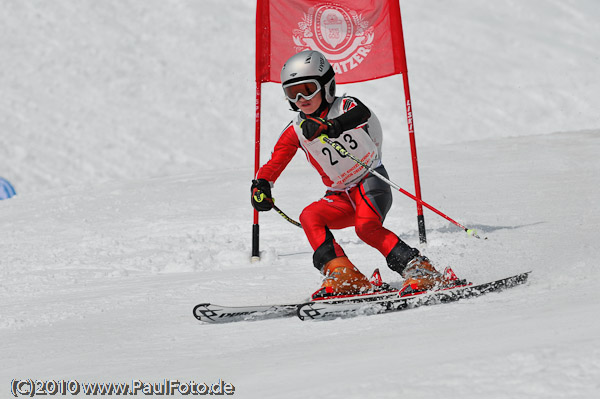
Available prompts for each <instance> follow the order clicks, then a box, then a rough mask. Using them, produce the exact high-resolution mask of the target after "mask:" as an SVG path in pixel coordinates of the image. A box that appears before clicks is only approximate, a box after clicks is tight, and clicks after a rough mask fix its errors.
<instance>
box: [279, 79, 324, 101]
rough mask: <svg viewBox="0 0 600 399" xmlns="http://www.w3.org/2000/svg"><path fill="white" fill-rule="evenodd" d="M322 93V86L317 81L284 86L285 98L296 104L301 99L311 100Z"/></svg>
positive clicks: (303, 81) (310, 80)
mask: <svg viewBox="0 0 600 399" xmlns="http://www.w3.org/2000/svg"><path fill="white" fill-rule="evenodd" d="M319 91H321V84H320V83H319V82H317V81H316V80H315V79H309V80H301V81H300V82H294V83H289V84H286V85H283V92H284V93H285V97H286V98H287V99H288V100H289V101H291V102H293V103H295V102H297V101H298V100H300V97H302V98H304V99H305V100H310V99H311V98H313V97H314V96H316V95H317V93H318V92H319Z"/></svg>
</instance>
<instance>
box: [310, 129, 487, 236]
mask: <svg viewBox="0 0 600 399" xmlns="http://www.w3.org/2000/svg"><path fill="white" fill-rule="evenodd" d="M319 140H321V143H323V144H329V145H330V146H332V147H333V148H334V149H335V150H336V151H337V152H338V153H339V154H340V155H341V156H343V157H348V158H350V159H351V160H353V161H354V162H356V163H357V164H359V165H360V166H362V167H363V168H365V169H366V170H368V171H369V172H370V173H371V174H373V175H375V176H377V177H378V178H380V179H381V180H383V181H384V182H385V183H387V184H388V185H389V186H390V187H392V188H395V189H396V190H398V191H400V192H401V193H402V194H404V195H406V196H408V197H409V198H412V199H413V200H414V201H417V202H418V203H420V204H421V205H423V206H424V207H426V208H428V209H429V210H431V211H433V212H435V213H437V214H438V215H440V216H441V217H443V218H444V219H446V220H448V221H449V222H451V223H453V224H455V225H456V226H458V227H460V228H461V229H463V230H464V231H466V232H467V234H468V235H471V236H473V237H475V238H481V237H479V235H477V230H474V229H469V228H467V227H465V226H463V225H462V224H460V223H458V222H457V221H456V220H454V219H452V218H451V217H449V216H447V215H445V214H443V213H442V212H440V211H438V210H437V209H435V208H434V207H433V206H431V205H429V204H428V203H427V202H425V201H423V200H421V199H419V198H417V197H415V196H414V195H412V194H411V193H409V192H408V191H406V190H404V189H403V188H402V187H400V186H399V185H397V184H396V183H394V182H392V181H390V180H389V179H388V178H386V177H385V176H383V175H382V174H381V173H379V172H377V171H376V170H375V169H373V168H371V167H370V166H369V165H367V164H366V163H364V162H363V161H361V160H360V159H358V158H356V157H355V156H354V155H352V154H351V153H349V152H348V151H347V150H346V149H345V148H344V147H343V146H342V145H341V144H339V143H337V142H335V141H333V140H331V139H330V138H329V137H328V136H327V135H325V134H322V135H321V136H319Z"/></svg>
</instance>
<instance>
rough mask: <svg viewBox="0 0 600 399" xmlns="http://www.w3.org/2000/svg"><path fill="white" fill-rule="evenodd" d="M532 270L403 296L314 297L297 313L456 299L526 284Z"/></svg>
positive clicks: (369, 310) (335, 313)
mask: <svg viewBox="0 0 600 399" xmlns="http://www.w3.org/2000/svg"><path fill="white" fill-rule="evenodd" d="M530 273H531V272H525V273H521V274H517V275H515V276H511V277H507V278H503V279H500V280H495V281H491V282H488V283H483V284H478V285H466V286H460V287H454V288H448V289H442V290H439V291H429V292H424V293H420V294H414V295H408V296H400V294H399V292H395V293H389V294H387V295H385V296H383V297H381V298H380V297H378V295H372V296H366V297H361V296H354V297H352V296H349V297H345V298H336V299H331V300H329V299H328V300H319V301H311V302H307V303H304V304H301V305H299V306H298V307H297V316H298V317H299V318H300V320H315V319H331V318H337V317H350V316H355V315H363V314H364V315H372V314H380V313H387V312H395V311H400V310H404V309H412V308H416V307H419V306H427V305H434V304H439V303H447V302H454V301H458V300H460V299H466V298H473V297H478V296H481V295H484V294H487V293H490V292H495V291H501V290H504V289H507V288H511V287H514V286H517V285H519V284H524V283H525V282H526V281H527V278H528V277H529V274H530ZM390 295H391V296H390Z"/></svg>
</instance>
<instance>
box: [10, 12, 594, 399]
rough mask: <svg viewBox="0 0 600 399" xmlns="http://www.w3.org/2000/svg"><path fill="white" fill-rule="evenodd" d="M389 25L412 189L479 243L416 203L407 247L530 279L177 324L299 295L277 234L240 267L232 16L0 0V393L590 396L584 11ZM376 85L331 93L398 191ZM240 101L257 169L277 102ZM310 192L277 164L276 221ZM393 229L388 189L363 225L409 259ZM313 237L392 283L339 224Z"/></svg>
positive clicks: (397, 166)
mask: <svg viewBox="0 0 600 399" xmlns="http://www.w3.org/2000/svg"><path fill="white" fill-rule="evenodd" d="M402 11H403V18H404V24H405V35H406V40H407V53H408V62H409V69H410V70H411V92H412V95H413V100H414V101H413V102H414V107H415V123H416V135H417V142H418V144H419V161H420V169H421V184H422V188H423V196H424V198H425V199H426V201H427V202H429V203H430V204H432V205H433V206H435V207H437V208H439V209H440V210H441V211H442V212H444V213H446V214H448V215H449V216H451V217H453V218H454V219H456V220H458V221H459V222H461V223H463V224H465V225H466V226H468V227H470V228H476V229H477V230H478V231H479V233H480V235H481V236H486V237H488V239H487V240H476V239H474V238H472V237H468V236H467V235H466V234H465V233H464V232H462V231H461V230H460V229H457V228H456V227H455V226H454V225H452V224H450V223H448V222H446V221H445V220H443V219H441V218H439V217H438V216H437V215H435V214H433V213H431V212H429V211H426V214H425V218H426V225H427V228H428V245H427V247H423V248H422V250H423V252H424V253H425V254H426V255H427V256H429V257H430V258H431V259H432V260H433V262H434V263H435V264H436V265H438V266H439V267H440V268H443V267H444V266H447V265H451V266H452V267H453V268H454V270H455V272H456V273H457V274H458V275H459V276H460V277H466V278H468V279H470V280H471V281H473V282H474V283H477V282H485V281H488V280H492V279H496V278H502V277H506V276H508V275H512V274H515V273H519V272H523V271H528V270H531V271H532V274H531V276H530V280H529V282H528V283H527V284H526V285H525V286H520V287H516V288H514V289H511V290H508V291H506V292H503V293H494V294H489V295H486V296H484V297H481V298H476V299H471V300H463V301H460V302H457V303H452V304H445V305H439V306H431V307H424V308H419V309H414V310H409V311H405V312H399V313H394V314H387V315H379V316H369V317H356V318H348V319H337V320H332V321H327V322H301V321H300V320H298V319H297V318H289V319H279V320H268V321H260V322H242V323H231V324H225V325H208V324H203V323H199V322H198V321H197V320H195V319H194V317H193V316H192V308H193V306H194V305H195V304H197V303H200V302H207V301H210V302H214V303H218V304H223V305H243V304H270V303H294V302H300V301H303V300H305V299H307V298H308V296H309V295H310V294H311V293H312V292H313V291H314V290H315V289H316V288H317V287H318V286H319V284H320V276H319V274H318V273H317V272H316V271H315V270H314V268H313V267H312V252H311V250H310V247H309V245H308V243H307V241H306V239H305V238H304V235H303V233H302V231H301V230H300V229H298V228H296V227H294V226H292V225H291V224H289V223H287V222H286V221H285V220H283V219H282V218H281V217H280V216H279V215H277V214H276V213H274V212H270V213H266V214H261V249H262V259H261V261H260V262H257V263H250V261H249V255H250V251H251V224H252V213H251V209H250V205H249V198H248V194H249V182H250V179H251V178H252V173H253V171H252V169H251V165H252V151H250V149H251V148H252V145H253V111H252V112H243V110H244V109H245V110H253V109H254V98H253V97H254V94H253V89H254V82H253V65H254V54H253V51H254V50H253V48H254V47H253V46H254V44H253V40H254V36H253V23H254V2H252V1H250V0H243V1H241V0H240V1H231V2H230V1H228V2H220V1H217V0H210V1H205V2H202V3H196V2H188V1H167V2H159V1H156V0H151V1H141V0H131V1H124V2H113V1H108V2H101V3H98V2H93V1H82V2H80V3H77V5H76V6H75V5H73V4H71V2H67V1H66V0H57V1H54V2H51V3H38V2H33V1H29V0H27V1H23V2H9V3H8V5H7V6H6V8H5V9H3V10H2V11H0V21H1V22H2V23H1V24H0V33H2V35H0V37H1V39H0V43H2V44H3V45H4V47H5V50H6V51H3V53H2V55H0V62H2V64H3V71H4V72H3V74H0V89H2V92H3V93H4V94H3V97H2V98H1V99H0V105H1V107H0V122H1V123H2V126H3V128H2V133H0V175H2V176H3V177H5V178H7V179H9V180H11V182H13V183H14V185H15V188H16V189H17V192H18V194H19V195H18V196H17V197H15V198H14V199H11V200H7V201H1V202H0V226H2V241H1V243H0V254H1V256H0V342H1V343H0V359H1V360H0V365H1V366H2V367H0V396H2V397H4V396H6V397H8V392H9V389H10V381H11V380H12V379H14V378H33V379H35V378H39V379H45V380H47V379H77V380H79V381H106V382H128V381H131V380H133V379H136V380H137V379H142V380H144V381H147V382H159V381H162V380H163V379H165V378H167V379H179V380H180V381H187V380H194V381H197V382H208V383H211V382H216V381H217V380H219V379H224V380H225V381H227V382H230V383H232V384H233V385H234V386H235V387H236V392H235V395H234V396H235V397H242V398H282V397H283V398H306V397H315V396H322V397H330V398H342V397H343V398H365V397H374V398H375V397H376V398H398V397H410V398H438V397H460V398H482V397H485V398H507V397H510V398H544V399H546V398H591V397H596V396H597V395H598V394H599V393H600V382H599V381H600V339H599V338H598V337H600V321H599V319H598V314H599V312H600V293H599V291H598V289H597V287H596V285H597V284H596V282H597V281H598V278H600V269H599V268H598V266H597V265H598V259H599V258H600V247H599V246H598V244H597V243H598V241H599V240H600V234H599V232H598V226H599V225H600V210H599V209H598V206H597V202H598V199H599V198H600V184H599V183H600V177H599V176H600V159H599V158H598V154H600V130H599V129H600V114H598V112H597V110H596V108H597V104H598V103H600V94H598V93H600V86H599V85H600V83H598V79H597V62H598V56H597V48H598V44H599V43H600V30H599V29H598V27H597V23H596V22H597V19H598V17H599V16H600V6H599V5H598V3H597V2H596V1H592V0H573V1H560V2H559V1H548V0H545V1H542V0H530V1H527V2H524V3H515V2H510V1H496V2H493V3H489V4H487V3H486V4H483V3H482V4H479V3H478V2H473V1H469V0H453V1H451V2H439V1H434V0H427V1H422V2H416V1H404V2H402ZM432 11H433V12H432ZM67 20H68V21H69V23H68V24H64V23H62V21H67ZM207 32H213V33H214V34H213V35H212V36H211V37H215V39H214V40H212V41H210V42H207V40H206V39H205V37H207V35H208V33H207ZM448 32H451V33H453V34H449V33H448ZM199 71H203V72H204V71H205V72H206V75H208V76H204V75H203V74H201V73H199ZM214 76H218V79H215V78H214ZM398 84H399V80H398V79H397V77H394V78H389V79H385V80H384V81H383V82H368V83H363V84H357V85H348V86H347V87H343V88H340V91H348V93H349V94H353V95H356V96H358V97H359V98H361V99H363V101H365V103H367V104H368V105H369V106H371V107H372V108H373V109H374V110H375V111H376V112H377V114H378V115H379V116H380V119H381V120H382V123H383V124H384V129H385V131H386V144H385V146H384V161H385V164H386V167H387V169H388V171H389V173H390V177H391V179H392V180H393V181H395V182H397V183H398V184H400V185H401V186H402V187H404V188H406V189H407V190H409V191H412V175H411V166H410V159H409V150H408V146H407V143H406V141H407V140H406V137H405V136H404V133H403V132H404V131H405V126H406V125H405V121H404V120H403V116H402V113H403V110H402V107H401V106H399V104H401V101H400V102H398V103H395V102H394V101H393V100H394V99H396V98H397V96H398V88H399V87H400V86H398ZM394 85H396V86H398V87H397V88H395V87H394ZM206 93H210V95H206ZM202 94H204V95H202ZM263 98H264V104H263V107H264V108H263V109H265V110H269V111H271V110H273V111H272V113H265V116H264V120H263V132H264V142H263V147H262V151H263V153H262V154H261V157H262V161H263V162H264V161H265V160H266V159H267V157H268V155H269V152H270V151H271V148H272V145H273V144H274V142H275V140H276V139H277V136H278V134H279V131H280V129H281V128H282V127H283V126H284V125H285V123H286V122H287V120H288V119H289V118H290V113H289V112H288V111H286V106H285V104H282V100H281V93H280V88H279V87H277V85H265V88H264V97H263ZM400 111H401V112H400ZM238 112H239V115H238ZM265 112H266V111H265ZM322 194H323V188H322V186H321V185H320V182H319V179H318V176H317V174H316V173H315V172H314V171H313V170H311V169H310V168H309V167H308V166H307V165H306V162H305V160H304V159H302V156H301V155H298V156H297V157H296V158H295V159H294V161H293V162H292V163H291V164H290V167H289V168H288V170H286V171H285V172H284V174H283V175H282V177H281V178H280V180H279V181H278V182H277V184H276V186H275V189H274V195H275V196H276V198H277V203H278V205H279V206H280V207H281V208H282V209H283V210H284V211H285V212H286V213H288V214H289V215H290V216H292V217H294V218H297V215H299V213H300V212H301V210H302V209H303V208H304V207H305V206H306V205H307V204H308V203H310V202H311V201H313V200H315V199H317V198H319V196H321V195H322ZM415 219H416V217H415V205H414V203H413V202H412V201H411V200H410V199H408V198H406V197H404V196H402V195H401V194H400V193H397V194H395V196H394V205H393V207H392V210H391V212H390V214H389V216H388V218H387V220H386V226H387V227H389V228H390V229H392V230H393V231H395V232H396V233H397V234H398V235H399V236H400V237H401V238H402V239H404V240H406V241H407V242H408V243H409V244H412V245H416V244H417V241H418V236H417V231H416V220H415ZM335 235H336V237H337V238H338V240H339V242H340V243H341V244H342V246H343V247H344V249H345V250H346V252H347V253H348V255H349V256H350V257H351V259H352V260H353V261H354V263H356V265H357V266H358V267H359V268H360V269H361V270H362V271H363V272H364V273H365V274H370V273H371V272H372V270H373V269H374V268H376V267H379V268H380V269H381V272H382V276H383V278H384V280H386V281H388V282H390V283H391V284H392V285H394V284H400V282H401V280H400V277H399V276H397V275H396V274H394V273H393V272H391V271H390V270H389V269H387V267H386V265H385V260H384V259H383V257H382V256H381V255H380V254H378V253H377V252H376V251H375V250H373V249H371V248H369V247H368V246H366V245H365V244H362V243H361V242H360V240H358V239H357V237H356V235H355V234H354V232H353V231H352V229H346V230H343V231H337V232H335Z"/></svg>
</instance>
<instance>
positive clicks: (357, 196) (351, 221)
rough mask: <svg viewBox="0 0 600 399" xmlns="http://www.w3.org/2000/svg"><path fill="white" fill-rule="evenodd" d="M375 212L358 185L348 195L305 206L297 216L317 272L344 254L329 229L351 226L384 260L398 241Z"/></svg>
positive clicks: (369, 199) (321, 200)
mask: <svg viewBox="0 0 600 399" xmlns="http://www.w3.org/2000/svg"><path fill="white" fill-rule="evenodd" d="M350 198H352V200H350ZM353 202H354V205H353ZM355 207H356V209H355ZM377 209H378V208H377V207H376V206H375V205H374V204H373V202H372V200H371V196H370V193H369V192H365V190H364V188H363V187H362V185H361V186H358V187H355V188H353V189H352V190H350V192H349V193H348V194H347V193H345V192H342V193H339V194H335V195H329V196H327V197H324V198H321V199H320V200H318V201H316V202H313V203H312V204H310V205H309V206H307V207H306V208H305V209H304V211H302V214H301V215H300V223H302V228H303V229H304V232H305V234H306V237H307V238H308V241H309V242H310V245H311V246H312V248H313V250H314V251H315V255H314V257H313V261H314V264H315V267H316V268H317V269H319V270H321V269H322V267H323V265H324V264H325V263H327V261H329V260H331V259H334V258H335V257H339V256H344V251H343V250H342V248H341V247H340V245H339V244H338V243H337V242H336V241H335V239H334V238H333V236H332V235H331V232H330V231H329V230H330V229H331V230H336V229H343V228H346V227H350V226H355V229H356V233H357V235H358V237H359V238H360V239H361V240H363V241H364V242H365V243H367V244H369V245H370V246H372V247H374V248H376V249H377V250H379V252H381V253H382V254H383V256H387V255H388V254H389V253H390V251H391V250H392V248H393V247H394V246H395V245H396V244H397V243H398V237H397V236H396V235H395V234H394V233H392V232H391V231H389V230H387V229H386V228H384V227H383V226H382V219H383V217H382V216H381V215H380V214H379V213H378V211H377Z"/></svg>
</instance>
